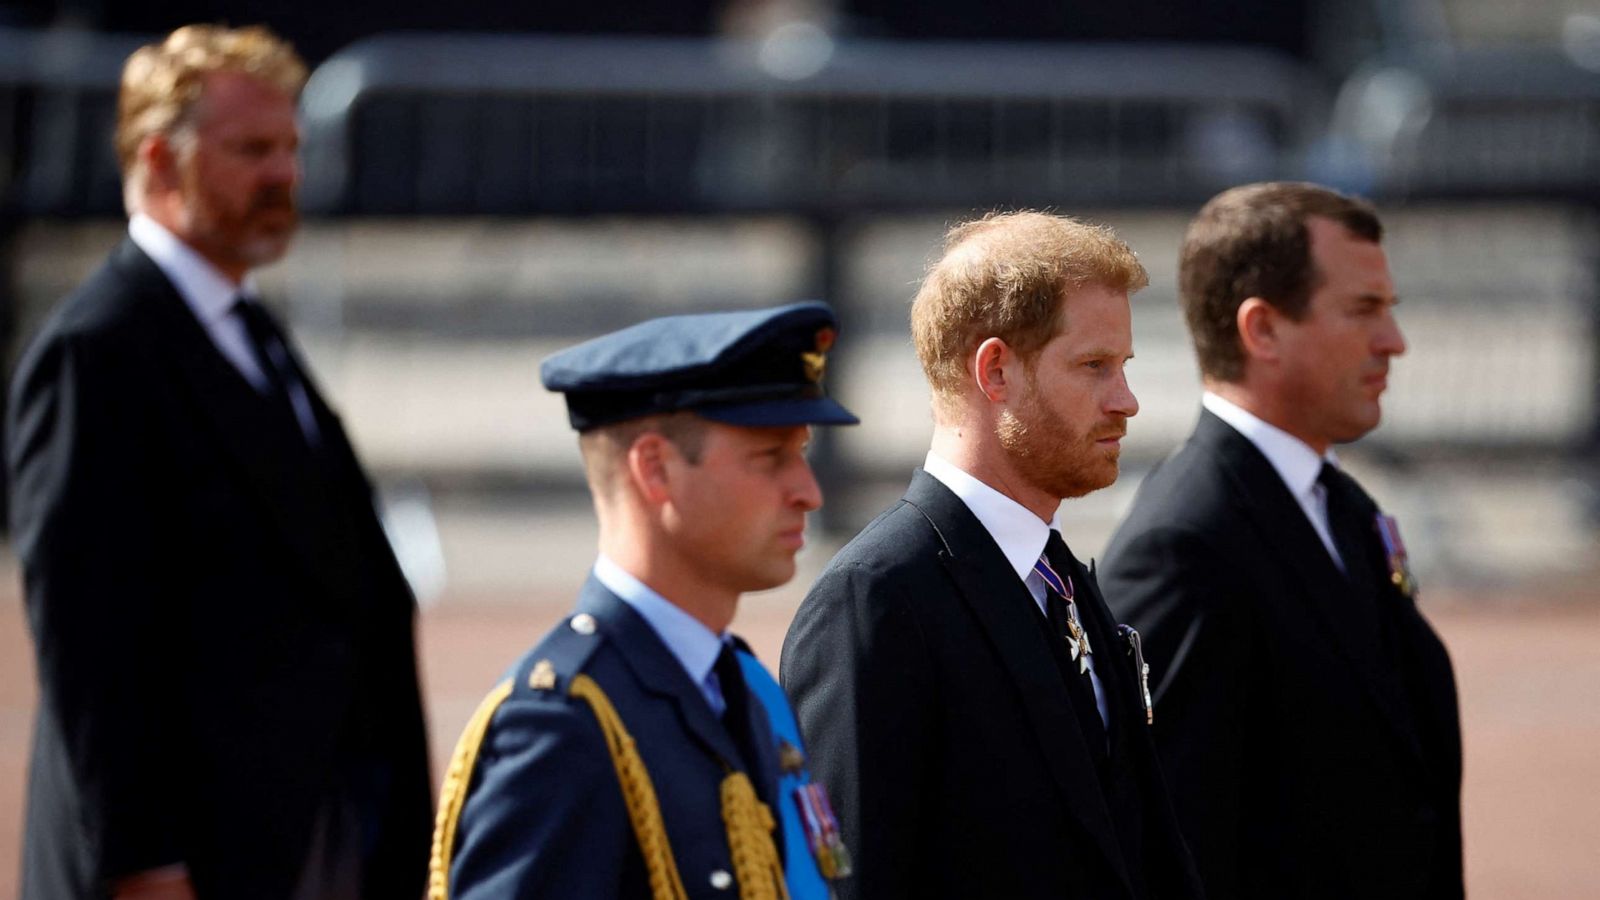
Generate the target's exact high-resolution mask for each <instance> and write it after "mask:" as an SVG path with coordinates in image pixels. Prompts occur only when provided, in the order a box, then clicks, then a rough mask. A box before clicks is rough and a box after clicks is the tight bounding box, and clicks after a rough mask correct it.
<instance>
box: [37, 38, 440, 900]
mask: <svg viewBox="0 0 1600 900" xmlns="http://www.w3.org/2000/svg"><path fill="white" fill-rule="evenodd" d="M304 80H305V67H304V65H303V64H302V63H301V62H300V60H299V59H298V57H297V56H296V55H295V53H294V51H293V50H292V49H291V48H290V47H289V46H288V45H287V44H284V43H283V42H282V41H280V40H278V39H277V38H276V37H275V36H273V35H272V34H271V33H270V32H268V31H266V30H265V29H261V28H246V29H239V30H230V29H225V28H220V27H211V26H193V27H188V28H182V29H179V30H178V31H176V32H174V33H173V34H172V35H170V36H169V37H167V38H166V39H165V40H164V41H161V42H158V43H155V44H151V45H149V46H147V47H144V48H142V49H140V50H139V51H138V52H136V53H135V54H134V55H133V56H132V57H131V58H130V59H129V61H128V64H127V67H126V68H125V70H124V73H123V81H122V89H121V94H120V96H119V100H118V124H117V149H118V153H119V157H120V160H121V163H122V168H123V177H124V192H125V196H126V198H127V205H128V209H129V212H130V214H131V217H132V218H131V222H130V224H129V228H128V238H127V240H125V241H123V242H122V244H121V245H119V246H118V247H117V248H116V249H115V250H113V251H112V253H111V257H110V259H108V260H107V261H106V263H105V264H104V265H103V266H101V268H100V269H99V270H98V271H97V272H96V273H95V274H94V275H93V276H92V277H91V278H90V279H89V280H88V281H87V282H86V283H85V284H84V285H83V286H82V287H80V288H79V289H78V290H77V291H76V292H74V293H73V294H72V295H71V296H69V297H68V298H67V299H66V300H65V301H63V302H62V304H61V305H60V307H59V308H58V309H57V310H56V311H55V312H54V314H53V315H52V316H51V318H50V319H49V321H48V322H47V323H46V324H45V325H44V327H43V329H42V330H41V332H40V333H39V335H38V336H37V337H36V338H35V339H34V341H33V342H32V344H31V346H30V347H29V348H28V350H27V352H26V354H25V355H24V357H23V359H22V362H21V364H20V366H19V367H18V369H17V372H16V374H15V377H14V380H13V382H12V386H11V388H12V393H11V405H10V416H9V418H8V421H7V434H6V438H7V443H6V462H7V466H8V474H9V477H10V486H11V490H12V498H13V500H12V515H13V519H12V526H13V535H14V540H15V547H16V551H17V555H18V556H19V558H20V559H21V562H22V569H23V576H24V581H25V588H26V596H27V610H28V617H29V623H30V625H31V627H32V630H33V636H34V642H35V649H36V652H37V657H38V671H39V680H40V703H39V716H38V719H37V722H36V725H35V737H34V748H33V754H32V759H31V764H30V777H29V789H28V812H27V822H26V834H25V836H24V850H23V870H22V896H23V897H24V898H27V900H60V898H100V897H107V896H110V897H115V898H123V900H128V898H193V897H200V898H229V900H236V898H262V900H283V898H294V900H320V898H327V900H332V898H340V900H345V898H360V897H373V898H376V897H384V898H388V897H406V896H415V895H416V894H417V892H418V891H420V890H421V888H422V885H423V882H424V875H425V866H426V859H427V841H428V826H429V819H430V808H431V801H430V794H429V775H428V762H427V743H426V736H425V733H424V725H423V717H422V708H421V701H420V698H419V692H418V686H417V673H416V662H415V653H414V648H413V640H412V630H413V620H414V612H415V604H414V602H413V600H412V595H411V592H410V589H409V588H408V587H407V585H406V583H405V580H404V578H403V577H402V575H401V572H400V568H399V565H398V564H397V562H396V560H395V558H394V555H393V554H392V552H391V551H390V549H389V546H388V542H387V541H386V539H385V537H384V534H383V531H382V529H381V526H380V525H379V522H378V518H377V515H376V513H375V510H374V507H373V496H372V491H371V488H370V486H369V485H368V483H367V480H366V478H365V476H364V475H363V473H362V470H361V467H360V465H359V464H358V463H357V461H356V458H355V455H354V454H353V452H352V450H351V447H350V445H349V443H348V442H347V440H346V439H345V435H344V432H343V430H342V429H341V427H340V425H339V420H338V418H337V417H336V416H335V415H334V414H333V413H332V412H331V411H330V410H329V409H328V407H327V405H326V404H325V403H324V402H323V400H322V398H321V396H320V395H319V393H318V391H317V389H316V386H315V385H314V384H313V383H312V381H311V378H310V376H309V375H308V373H307V372H306V370H305V368H304V366H303V364H302V363H301V360H300V358H299V355H298V354H297V353H296V351H295V348H294V346H293V344H292V343H291V342H290V341H289V339H288V338H287V337H286V336H285V335H284V334H283V333H282V331H281V330H280V329H279V328H278V326H277V324H276V322H275V321H274V319H273V317H272V316H271V315H270V314H269V313H268V312H267V311H266V310H265V309H264V308H263V307H262V306H261V305H260V304H259V302H258V301H257V299H256V295H255V291H254V284H253V281H252V279H251V277H250V274H249V273H250V271H251V270H252V269H254V268H255V267H257V266H260V265H263V264H266V263H270V262H272V261H274V260H276V259H278V258H279V257H281V256H282V255H283V253H284V251H285V249H286V248H287V246H288V243H289V240H290V238H291V236H292V235H293V233H294V231H295V227H296V224H297V216H296V211H295V204H294V189H295V186H296V182H297V180H298V177H299V170H298V164H297V162H296V158H295V153H296V146H297V137H298V131H297V128H296V124H295V97H296V96H297V94H298V92H299V90H300V86H301V84H302V83H303V82H304Z"/></svg>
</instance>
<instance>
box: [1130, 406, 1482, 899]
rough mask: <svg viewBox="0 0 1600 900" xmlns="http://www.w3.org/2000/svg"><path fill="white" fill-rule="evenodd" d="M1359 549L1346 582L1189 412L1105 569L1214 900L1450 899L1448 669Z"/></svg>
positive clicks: (1452, 789) (1452, 785)
mask: <svg viewBox="0 0 1600 900" xmlns="http://www.w3.org/2000/svg"><path fill="white" fill-rule="evenodd" d="M1361 501H1362V502H1361V504H1360V506H1361V508H1360V510H1359V511H1358V512H1357V514H1356V518H1357V520H1358V521H1361V522H1363V523H1371V522H1373V517H1374V516H1375V515H1376V514H1377V506H1376V505H1375V504H1373V503H1372V502H1371V500H1370V498H1366V497H1365V495H1363V496H1362V498H1361ZM1366 536H1367V540H1366V541H1365V543H1364V544H1363V545H1362V546H1361V547H1359V548H1358V549H1357V550H1356V552H1355V553H1354V554H1352V556H1353V558H1351V559H1349V560H1346V561H1345V562H1346V569H1347V570H1348V571H1349V572H1350V573H1351V576H1350V577H1347V576H1346V574H1345V573H1344V572H1341V571H1340V570H1339V569H1338V568H1337V567H1335V565H1334V562H1333V559H1332V557H1331V556H1329V554H1328V551H1327V548H1326V547H1325V546H1324V545H1323V544H1322V541H1321V540H1320V539H1319V538H1318V537H1317V534H1316V532H1315V531H1314V530H1313V529H1312V527H1311V523H1310V522H1309V521H1308V520H1307V518H1306V515H1305V512H1304V511H1303V510H1302V509H1301V507H1300V505H1299V504H1298V503H1297V502H1296V501H1295V499H1294V496H1293V495H1292V494H1291V493H1290V492H1289V489H1288V488H1287V487H1286V486H1285V485H1284V483H1283V479H1282V478H1281V477H1279V475H1278V473H1277V471H1276V470H1275V469H1273V468H1272V464H1271V463H1270V462H1268V461H1267V458H1266V457H1265V456H1263V455H1262V454H1261V452H1260V451H1259V450H1257V449H1256V447H1255V445H1254V444H1252V443H1250V441H1249V440H1248V439H1247V438H1245V437H1244V436H1243V435H1241V434H1240V433H1239V432H1238V431H1236V430H1234V429H1233V427H1232V426H1230V425H1228V424H1227V423H1225V422H1223V421H1222V420H1221V419H1219V418H1217V417H1216V416H1214V415H1212V414H1211V413H1210V412H1202V413H1201V415H1200V422H1199V424H1198V425H1197V426H1196V427H1195V431H1194V434H1193V436H1192V437H1190V439H1189V441H1188V442H1187V443H1185V444H1184V445H1183V447H1181V448H1179V449H1178V451H1177V452H1176V453H1174V454H1173V456H1172V457H1171V458H1169V459H1168V460H1166V461H1165V462H1163V463H1162V464H1161V466H1160V467H1158V468H1157V469H1156V470H1155V471H1153V472H1152V473H1150V475H1149V477H1147V478H1146V479H1145V481H1144V484H1142V485H1141V486H1140V488H1139V493H1138V496H1137V497H1136V498H1135V499H1134V503H1133V508H1132V510H1131V511H1130V512H1129V513H1128V517H1127V519H1126V520H1125V521H1124V522H1123V523H1122V525H1121V527H1120V528H1118V530H1117V533H1116V535H1115V536H1114V537H1113V538H1112V541H1111V545H1110V548H1109V549H1108V550H1107V551H1106V557H1105V565H1104V566H1102V567H1101V569H1100V572H1101V576H1102V578H1103V579H1104V581H1105V586H1106V592H1107V597H1108V599H1109V601H1110V603H1111V606H1112V608H1113V609H1114V610H1116V611H1117V613H1118V614H1119V615H1122V616H1124V617H1125V618H1127V619H1128V620H1129V621H1131V622H1132V623H1133V624H1134V625H1135V626H1136V627H1137V628H1138V629H1139V630H1140V631H1141V632H1142V633H1143V634H1144V646H1145V654H1146V656H1147V658H1148V659H1149V662H1150V666H1151V668H1152V669H1153V674H1152V679H1153V686H1154V688H1155V701H1156V721H1155V737H1156V746H1157V750H1158V751H1159V752H1160V754H1161V757H1162V761H1163V763H1164V765H1165V768H1166V770H1167V778H1168V783H1169V784H1171V785H1172V789H1173V802H1174V805H1175V806H1176V807H1177V811H1178V816H1179V819H1180V820H1181V822H1182V824H1183V826H1184V828H1185V833H1186V834H1187V836H1188V838H1189V842H1190V846H1191V847H1192V848H1193V850H1194V853H1195V859H1196V862H1197V863H1198V864H1199V866H1200V872H1201V875H1202V877H1203V878H1204V880H1205V884H1206V892H1207V894H1208V895H1209V896H1211V897H1212V898H1221V900H1232V898H1252V900H1255V898H1259V900H1269V898H1270V900H1289V898H1292V900H1310V898H1326V900H1335V898H1341V900H1342V898H1348V897H1370V898H1390V900H1402V898H1404V900H1459V898H1460V897H1461V896H1462V875H1461V811H1460V810H1461V806H1460V803H1461V800H1460V796H1461V736H1460V726H1459V724H1458V721H1457V713H1456V691H1455V681H1454V677H1453V675H1452V673H1451V667H1450V658H1449V656H1448V655H1447V654H1446V652H1445V648H1444V645H1443V644H1441V643H1440V641H1439V639H1438V637H1436V636H1435V635H1434V633H1433V629H1432V628H1430V627H1429V626H1428V623H1427V622H1426V621H1425V620H1424V619H1423V618H1422V616H1421V615H1420V614H1419V613H1418V612H1417V608H1416V604H1415V603H1413V602H1412V600H1411V598H1409V597H1407V596H1405V595H1403V594H1401V593H1400V592H1399V591H1398V590H1396V589H1395V587H1394V586H1393V585H1392V584H1391V583H1390V582H1389V572H1388V568H1387V561H1386V559H1385V557H1384V554H1383V550H1382V547H1381V545H1380V543H1379V539H1378V535H1377V532H1376V531H1375V530H1372V529H1370V528H1369V529H1368V530H1367V532H1366ZM1357 592H1360V593H1357ZM1363 609H1369V610H1375V612H1376V614H1377V618H1376V621H1369V620H1368V619H1367V618H1365V617H1364V616H1363V615H1361V614H1359V613H1360V611H1361V610H1363Z"/></svg>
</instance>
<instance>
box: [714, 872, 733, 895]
mask: <svg viewBox="0 0 1600 900" xmlns="http://www.w3.org/2000/svg"><path fill="white" fill-rule="evenodd" d="M711 886H712V887H714V888H716V889H717V890H719V891H725V890H727V889H728V888H731V887H733V876H732V875H729V874H728V873H727V872H724V871H723V870H721V869H717V870H716V871H714V872H712V873H711Z"/></svg>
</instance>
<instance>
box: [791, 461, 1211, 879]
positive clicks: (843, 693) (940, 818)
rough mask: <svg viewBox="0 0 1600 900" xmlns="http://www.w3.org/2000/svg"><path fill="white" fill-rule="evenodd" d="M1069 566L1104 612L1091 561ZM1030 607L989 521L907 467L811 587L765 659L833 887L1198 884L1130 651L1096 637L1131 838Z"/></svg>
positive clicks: (1081, 592) (1086, 598) (1081, 595)
mask: <svg viewBox="0 0 1600 900" xmlns="http://www.w3.org/2000/svg"><path fill="white" fill-rule="evenodd" d="M1071 574H1073V575H1074V582H1075V583H1076V584H1077V585H1078V586H1079V587H1078V591H1077V594H1078V597H1077V602H1078V603H1080V604H1083V605H1084V606H1085V607H1093V612H1094V614H1095V615H1097V616H1099V617H1100V621H1101V622H1104V623H1107V625H1108V626H1109V617H1108V614H1107V613H1106V611H1105V607H1104V603H1103V602H1102V601H1101V600H1100V598H1099V596H1098V592H1097V591H1096V589H1095V588H1094V582H1093V579H1092V578H1091V577H1088V575H1087V573H1085V572H1084V571H1083V570H1082V568H1081V567H1075V571H1074V572H1073V573H1071ZM1084 612H1085V613H1086V614H1088V613H1090V612H1091V610H1090V609H1087V608H1086V609H1085V610H1084ZM1039 619H1040V615H1039V612H1038V608H1037V606H1035V604H1034V601H1033V598H1032V597H1030V596H1029V594H1028V591H1027V588H1026V587H1025V586H1024V585H1023V583H1022V581H1021V580H1019V579H1018V578H1017V575H1016V572H1015V570H1013V569H1012V568H1011V567H1010V565H1009V564H1008V563H1007V562H1006V559H1005V557H1004V556H1003V555H1002V554H1001V552H1000V548H999V547H998V546H997V545H996V544H995V542H994V539H993V538H991V537H990V536H989V533H988V532H987V531H986V530H984V528H983V526H982V525H981V524H980V523H979V522H978V520H977V519H976V518H975V517H974V516H973V515H972V513H971V512H970V511H969V510H968V509H967V507H966V505H965V504H964V503H962V501H961V500H960V499H959V498H957V497H956V496H955V495H954V494H953V493H951V492H950V490H949V489H947V488H946V487H945V486H944V485H942V484H940V483H939V482H938V481H937V480H936V479H934V478H933V477H932V476H929V475H928V474H927V473H925V472H920V471H919V472H918V473H917V474H916V476H915V478H914V479H913V480H912V483H911V487H910V489H909V490H908V491H907V493H906V496H905V498H904V499H903V500H902V501H901V502H900V503H899V504H898V505H897V506H895V507H893V508H892V509H890V510H888V511H887V512H885V513H883V514H882V515H880V516H879V517H878V518H877V519H876V520H875V521H874V522H873V523H872V524H870V525H868V526H867V528H866V529H865V530H863V531H862V532H861V533H860V534H859V535H857V536H856V537H855V539H854V540H852V541H851V542H850V543H849V544H848V545H847V546H846V547H845V548H844V549H843V550H841V551H840V553H839V555H838V556H837V557H836V558H835V559H834V560H833V562H832V563H830V564H829V566H828V568H827V570H826V571H825V572H824V573H823V575H822V577H821V578H820V579H819V580H818V581H817V583H816V585H815V586H813V587H812V589H811V592H810V593H809V594H808V595H807V596H806V599H805V601H804V603H802V605H801V607H800V610H799V612H798V613H797V615H796V616H795V620H794V623H793V625H792V626H791V627H790V629H789V634H788V637H787V639H786V640H785V642H784V647H783V660H782V668H781V673H782V680H783V686H784V689H785V690H786V691H788V693H789V696H790V697H791V698H792V699H793V700H794V705H795V710H796V712H797V714H798V716H799V720H800V726H801V730H802V732H803V733H804V735H805V738H806V742H807V744H808V745H809V747H810V751H811V758H812V771H813V772H814V773H815V774H816V775H817V776H818V777H819V778H820V779H821V780H822V781H823V782H824V783H825V784H826V785H827V786H828V789H829V791H830V792H831V793H832V796H833V798H834V800H835V802H836V804H837V806H838V813H839V819H840V821H841V823H842V826H843V831H844V838H845V842H846V844H847V846H848V847H849V849H850V851H851V853H852V855H853V857H854V863H855V875H854V876H853V877H851V878H849V879H846V880H845V882H844V883H843V884H842V886H841V890H840V896H841V897H843V898H845V900H855V898H871V900H896V898H912V897H916V898H925V897H952V898H954V897H959V898H984V897H993V898H1007V900H1019V898H1029V897H1039V898H1046V897H1048V898H1094V900H1116V898H1127V897H1134V896H1145V897H1159V898H1187V897H1196V896H1198V895H1199V892H1198V887H1197V884H1196V879H1195V876H1194V873H1193V867H1192V864H1191V863H1190V862H1189V858H1188V854H1187V851H1186V850H1184V848H1183V845H1182V840H1181V838H1180V837H1179V836H1178V831H1177V824H1176V822H1175V821H1174V820H1173V818H1172V813H1171V808H1170V806H1169V804H1168V801H1167V798H1166V793H1165V788H1164V787H1163V786H1162V784H1161V776H1160V773H1159V767H1158V765H1157V763H1156V760H1155V756H1154V751H1153V749H1152V748H1151V746H1150V742H1149V738H1148V736H1147V734H1146V726H1145V724H1144V712H1143V709H1142V707H1141V706H1140V705H1139V700H1138V699H1137V695H1136V693H1135V686H1134V681H1133V668H1132V661H1131V660H1130V659H1128V658H1127V657H1125V656H1123V654H1122V653H1121V651H1120V648H1119V647H1117V646H1116V643H1115V641H1114V640H1112V641H1110V642H1109V643H1105V642H1099V641H1097V642H1096V653H1097V656H1096V659H1097V666H1098V667H1099V668H1098V671H1099V672H1100V673H1101V675H1102V678H1103V679H1104V680H1105V683H1106V687H1107V690H1108V691H1109V694H1110V696H1109V698H1108V699H1109V703H1110V707H1111V711H1112V716H1113V719H1114V722H1113V735H1112V738H1113V746H1114V749H1115V750H1116V752H1115V753H1114V754H1113V757H1114V761H1113V763H1112V766H1113V769H1114V770H1116V772H1117V773H1119V774H1120V775H1121V776H1122V777H1124V778H1125V779H1127V781H1128V782H1129V783H1131V784H1132V785H1134V787H1135V794H1136V801H1135V802H1136V803H1137V804H1139V805H1140V806H1141V809H1140V810H1139V813H1138V814H1139V815H1140V816H1142V820H1143V835H1142V838H1141V843H1142V846H1141V847H1139V848H1137V849H1136V850H1134V851H1133V852H1131V853H1130V852H1129V851H1128V850H1127V849H1126V848H1124V846H1123V845H1122V842H1121V840H1120V839H1119V837H1118V833H1117V824H1116V822H1114V821H1113V813H1112V811H1111V809H1110V807H1109V805H1108V802H1107V800H1106V797H1105V794H1104V793H1103V791H1102V787H1101V779H1100V777H1099V776H1098V775H1097V769H1096V762H1095V759H1094V757H1093V756H1092V755H1091V753H1090V748H1089V746H1088V744H1087V743H1086V742H1085V740H1084V738H1083V736H1082V732H1081V731H1080V728H1079V726H1078V723H1077V720H1076V718H1075V716H1074V714H1073V710H1072V707H1071V704H1070V700H1069V694H1068V692H1067V688H1066V685H1065V682H1064V681H1063V679H1062V673H1061V670H1060V669H1059V668H1058V665H1057V660H1056V658H1055V656H1054V655H1053V654H1052V651H1051V649H1050V646H1049V644H1048V643H1047V640H1048V638H1047V636H1046V633H1045V631H1044V629H1043V628H1041V627H1040V624H1039ZM1117 767H1120V768H1117ZM1135 855H1137V856H1140V857H1142V859H1143V864H1142V865H1139V866H1137V871H1130V869H1131V868H1134V867H1133V866H1130V862H1129V860H1130V858H1132V857H1134V856H1135ZM1136 883H1137V884H1138V885H1140V887H1136ZM1136 891H1137V892H1138V893H1137V894H1136Z"/></svg>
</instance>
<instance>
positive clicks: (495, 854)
mask: <svg viewBox="0 0 1600 900" xmlns="http://www.w3.org/2000/svg"><path fill="white" fill-rule="evenodd" d="M633 841H634V838H633V832H632V830H631V825H630V824H629V822H628V818H627V809H626V807H625V806H624V805H623V802H622V794H621V788H620V786H619V784H618V781H617V774H616V770H615V768H614V767H613V765H612V762H611V756H610V754H609V753H608V752H607V750H606V745H605V740H604V737H603V736H602V734H601V732H600V726H599V725H598V723H597V722H596V721H595V718H594V714H593V713H592V712H591V711H590V710H589V708H588V707H587V706H584V705H582V704H581V703H579V702H576V701H573V700H571V699H570V698H566V697H562V696H549V697H526V696H524V697H517V698H514V699H511V700H508V701H506V702H505V703H504V704H502V705H501V706H500V708H499V710H498V711H497V712H496V713H495V716H494V718H493V720H492V721H491V723H490V727H489V733H488V735H487V737H486V739H485V741H484V744H483V747H482V749H481V750H480V752H479V756H478V759H477V761H476V763H475V766H474V769H473V777H472V786H471V788H470V791H469V794H468V797H467V801H466V803H465V805H464V806H463V808H462V811H461V818H460V822H459V824H458V826H457V829H456V834H455V853H454V858H453V859H452V860H451V863H450V888H451V889H450V895H449V896H450V897H451V898H452V900H532V898H553V897H583V898H594V900H606V898H612V897H618V896H620V895H621V891H622V873H623V870H624V868H625V866H624V863H625V861H626V860H627V858H628V855H629V854H637V853H638V849H637V847H636V846H635V845H634V843H633Z"/></svg>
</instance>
